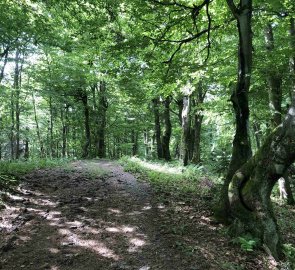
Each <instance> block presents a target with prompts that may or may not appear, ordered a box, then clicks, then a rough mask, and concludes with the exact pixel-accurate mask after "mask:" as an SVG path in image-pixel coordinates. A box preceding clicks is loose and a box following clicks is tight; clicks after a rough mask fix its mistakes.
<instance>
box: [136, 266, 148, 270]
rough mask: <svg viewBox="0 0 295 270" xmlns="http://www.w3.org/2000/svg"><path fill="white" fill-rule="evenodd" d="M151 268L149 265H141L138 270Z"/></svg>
mask: <svg viewBox="0 0 295 270" xmlns="http://www.w3.org/2000/svg"><path fill="white" fill-rule="evenodd" d="M150 269H151V268H150V267H149V266H143V267H140V268H139V269H138V270H150Z"/></svg>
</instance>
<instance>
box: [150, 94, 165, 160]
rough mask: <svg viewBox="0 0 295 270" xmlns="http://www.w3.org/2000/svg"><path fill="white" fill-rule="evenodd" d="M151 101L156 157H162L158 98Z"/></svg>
mask: <svg viewBox="0 0 295 270" xmlns="http://www.w3.org/2000/svg"><path fill="white" fill-rule="evenodd" d="M152 102H153V110H154V123H155V136H156V144H157V157H158V159H162V158H163V148H162V141H161V124H160V112H159V98H154V99H153V100H152Z"/></svg>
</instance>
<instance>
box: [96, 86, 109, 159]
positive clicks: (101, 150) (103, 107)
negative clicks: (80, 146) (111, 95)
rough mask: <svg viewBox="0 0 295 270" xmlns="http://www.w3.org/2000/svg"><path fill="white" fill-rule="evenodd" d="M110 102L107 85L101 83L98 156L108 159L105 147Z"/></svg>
mask: <svg viewBox="0 0 295 270" xmlns="http://www.w3.org/2000/svg"><path fill="white" fill-rule="evenodd" d="M107 109H108V101H107V97H106V83H105V82H104V81H101V82H100V84H99V102H98V112H99V120H98V121H99V126H98V127H97V143H96V147H97V155H98V157H99V158H105V157H106V145H105V133H106V131H105V129H106V121H107V119H106V117H107Z"/></svg>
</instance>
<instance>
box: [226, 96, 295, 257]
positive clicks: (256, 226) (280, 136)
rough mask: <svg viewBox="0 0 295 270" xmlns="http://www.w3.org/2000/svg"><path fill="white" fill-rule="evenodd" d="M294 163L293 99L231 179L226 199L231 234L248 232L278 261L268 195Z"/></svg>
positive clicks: (278, 239) (275, 228) (276, 235)
mask: <svg viewBox="0 0 295 270" xmlns="http://www.w3.org/2000/svg"><path fill="white" fill-rule="evenodd" d="M294 161H295V99H293V102H292V106H291V107H290V109H289V111H288V114H287V116H286V118H285V120H284V122H283V124H282V125H280V126H278V127H277V128H276V129H275V130H274V131H273V133H272V134H270V135H269V137H268V138H267V139H266V141H265V143H264V144H263V146H262V147H261V148H260V149H259V150H258V152H257V153H256V154H255V156H254V157H252V158H251V159H250V160H249V161H248V162H247V163H246V164H244V165H243V166H242V167H241V168H240V169H239V170H238V171H237V172H236V173H235V174H234V176H233V179H232V182H231V187H230V192H229V198H230V208H231V213H232V215H233V217H234V219H235V222H234V223H233V225H232V232H233V233H235V234H241V233H244V232H250V233H251V234H252V235H253V236H254V237H258V238H259V239H260V240H261V242H262V243H263V244H264V245H265V246H266V247H267V249H269V250H270V251H271V253H272V255H273V256H274V257H275V258H276V259H278V258H280V257H281V255H282V253H281V237H280V233H279V230H278V226H277V223H276V220H275V217H274V214H273V210H272V206H271V201H270V194H271V191H272V189H273V186H274V184H275V183H276V182H277V180H278V179H279V178H280V177H282V176H283V175H284V173H285V172H286V171H287V169H288V167H289V166H290V165H291V164H292V163H293V162H294Z"/></svg>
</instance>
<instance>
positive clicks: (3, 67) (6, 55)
mask: <svg viewBox="0 0 295 270" xmlns="http://www.w3.org/2000/svg"><path fill="white" fill-rule="evenodd" d="M9 49H10V48H9V47H6V48H5V50H4V52H3V53H2V54H1V60H2V58H4V60H3V65H2V67H1V72H0V83H1V82H2V80H3V78H4V71H5V67H6V64H7V61H8V53H9Z"/></svg>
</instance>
